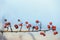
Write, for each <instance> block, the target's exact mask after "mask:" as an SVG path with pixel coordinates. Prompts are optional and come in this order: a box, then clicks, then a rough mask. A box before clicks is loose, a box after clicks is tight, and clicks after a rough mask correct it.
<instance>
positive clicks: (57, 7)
mask: <svg viewBox="0 0 60 40" xmlns="http://www.w3.org/2000/svg"><path fill="white" fill-rule="evenodd" d="M3 18H6V19H7V20H8V21H10V22H11V23H12V27H13V25H14V24H15V23H18V22H17V19H20V20H21V21H22V22H23V23H24V22H25V21H29V22H30V23H32V24H34V23H35V20H36V19H38V20H40V21H41V22H42V28H43V29H47V25H48V23H49V22H50V21H52V22H53V25H56V26H57V31H58V32H59V34H58V35H55V36H54V35H53V32H52V31H49V32H47V33H46V36H45V37H43V36H41V35H40V34H39V32H31V33H29V32H27V33H4V35H0V40H59V39H60V0H0V26H1V25H2V24H1V23H2V22H3ZM34 25H35V24H34ZM22 35H23V36H22ZM24 35H25V36H24ZM31 35H32V37H31ZM21 37H22V38H21ZM27 37H28V38H27Z"/></svg>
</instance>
